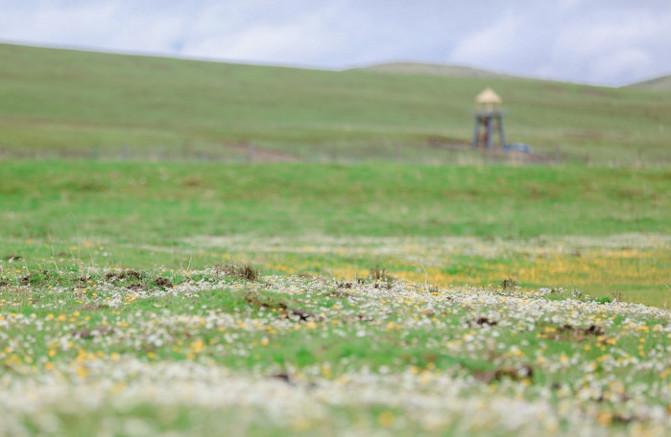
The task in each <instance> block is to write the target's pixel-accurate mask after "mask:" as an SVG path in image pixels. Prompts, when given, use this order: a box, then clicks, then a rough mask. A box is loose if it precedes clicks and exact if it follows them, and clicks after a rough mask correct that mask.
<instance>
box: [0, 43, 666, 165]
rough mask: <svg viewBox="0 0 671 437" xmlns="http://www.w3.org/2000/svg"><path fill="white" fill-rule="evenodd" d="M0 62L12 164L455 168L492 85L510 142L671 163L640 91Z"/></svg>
mask: <svg viewBox="0 0 671 437" xmlns="http://www.w3.org/2000/svg"><path fill="white" fill-rule="evenodd" d="M0 59H2V62H1V63H0V156H5V157H76V158H115V157H126V158H138V159H145V158H155V159H182V158H207V159H233V160H239V159H246V156H247V155H248V154H249V153H250V150H252V151H253V152H254V156H255V158H256V159H260V160H333V159H336V160H370V159H373V160H387V159H400V160H406V161H408V160H410V161H438V162H442V161H445V160H452V161H454V160H455V159H461V158H460V157H462V155H464V154H466V156H467V157H468V156H469V155H468V153H469V152H468V151H464V150H465V149H464V148H458V147H454V146H455V145H463V144H466V143H468V141H469V138H470V135H471V129H472V111H473V97H474V96H475V95H476V94H477V93H478V92H479V91H481V90H482V89H483V88H484V87H486V86H491V87H493V88H494V89H495V90H496V91H497V92H498V93H499V94H500V95H501V96H502V97H503V99H504V105H505V111H506V116H507V122H506V123H507V125H506V128H507V134H508V140H509V141H511V142H513V141H515V142H527V143H530V144H532V146H533V147H534V150H536V151H538V152H540V153H541V154H549V155H552V156H554V155H555V154H557V153H560V154H561V156H562V157H564V158H565V159H568V160H576V161H580V162H585V161H589V162H592V163H594V162H596V163H612V162H617V163H631V162H638V161H643V162H654V163H659V162H668V161H669V159H671V158H669V156H670V155H671V154H669V150H668V146H669V143H668V140H667V134H668V132H666V131H665V126H669V125H671V101H670V100H669V99H668V98H666V97H665V96H660V95H657V94H655V93H651V92H649V91H646V90H639V89H635V88H627V89H613V88H599V87H592V86H583V85H576V84H567V83H559V82H544V81H539V80H529V79H519V78H512V77H498V76H494V77H483V76H482V75H479V74H461V75H459V74H452V75H450V74H443V75H436V74H412V75H409V74H406V73H403V72H384V73H381V72H378V71H370V70H356V71H351V70H350V71H341V72H337V71H319V70H307V69H295V68H282V67H266V66H253V65H237V64H226V63H219V62H204V61H193V60H182V59H172V58H161V57H146V56H132V55H119V54H110V53H95V52H84V51H75V50H61V49H51V48H36V47H26V46H19V45H10V44H0ZM462 73H463V72H462ZM456 76H458V77H456ZM250 145H253V146H250Z"/></svg>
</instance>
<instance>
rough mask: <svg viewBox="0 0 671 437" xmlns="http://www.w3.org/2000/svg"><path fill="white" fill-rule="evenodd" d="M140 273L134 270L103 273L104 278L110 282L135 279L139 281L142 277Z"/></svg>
mask: <svg viewBox="0 0 671 437" xmlns="http://www.w3.org/2000/svg"><path fill="white" fill-rule="evenodd" d="M142 277H143V275H142V273H140V272H138V271H136V270H122V271H120V272H108V273H107V274H105V279H106V280H107V281H111V282H118V281H124V280H136V281H139V280H140V279H142Z"/></svg>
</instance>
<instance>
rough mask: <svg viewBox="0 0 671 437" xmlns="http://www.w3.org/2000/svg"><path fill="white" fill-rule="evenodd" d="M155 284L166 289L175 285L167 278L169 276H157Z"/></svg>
mask: <svg viewBox="0 0 671 437" xmlns="http://www.w3.org/2000/svg"><path fill="white" fill-rule="evenodd" d="M154 285H155V286H157V287H158V288H162V289H166V288H172V287H174V285H173V284H172V282H171V281H170V280H169V279H167V278H160V277H159V278H156V279H154Z"/></svg>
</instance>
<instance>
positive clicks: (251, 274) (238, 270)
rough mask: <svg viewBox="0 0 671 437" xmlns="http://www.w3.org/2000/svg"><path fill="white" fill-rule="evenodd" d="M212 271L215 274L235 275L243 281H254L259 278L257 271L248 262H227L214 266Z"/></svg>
mask: <svg viewBox="0 0 671 437" xmlns="http://www.w3.org/2000/svg"><path fill="white" fill-rule="evenodd" d="M214 271H215V272H216V273H217V274H224V275H227V276H235V277H237V278H240V279H244V280H245V281H256V280H257V279H258V278H259V273H258V272H257V271H256V269H255V268H254V267H252V266H251V265H249V264H243V265H236V264H228V265H225V266H215V267H214Z"/></svg>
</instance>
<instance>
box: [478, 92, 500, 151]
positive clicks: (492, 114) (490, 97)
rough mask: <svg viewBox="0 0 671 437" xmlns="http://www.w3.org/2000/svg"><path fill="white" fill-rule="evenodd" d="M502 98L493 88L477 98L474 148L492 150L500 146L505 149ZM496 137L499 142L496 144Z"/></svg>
mask: <svg viewBox="0 0 671 437" xmlns="http://www.w3.org/2000/svg"><path fill="white" fill-rule="evenodd" d="M501 103H502V100H501V97H499V95H498V94H496V93H495V92H494V90H492V89H491V88H487V89H485V90H484V91H482V92H481V93H480V94H478V95H477V97H476V98H475V107H476V111H475V129H474V130H473V146H474V147H481V148H483V149H491V148H492V147H495V146H498V147H499V148H501V149H503V147H504V146H505V144H506V139H505V136H504V134H503V112H502V111H501ZM494 136H498V141H497V142H494Z"/></svg>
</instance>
